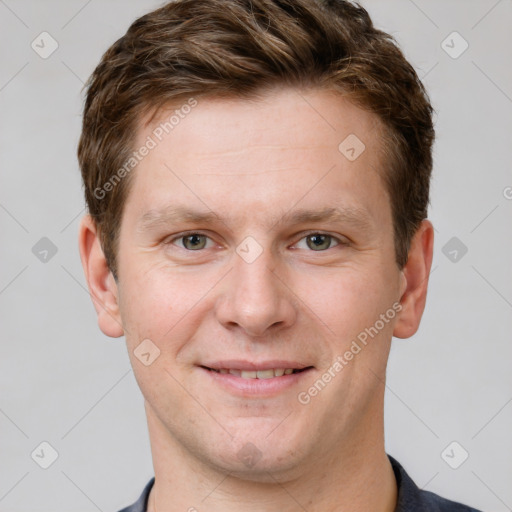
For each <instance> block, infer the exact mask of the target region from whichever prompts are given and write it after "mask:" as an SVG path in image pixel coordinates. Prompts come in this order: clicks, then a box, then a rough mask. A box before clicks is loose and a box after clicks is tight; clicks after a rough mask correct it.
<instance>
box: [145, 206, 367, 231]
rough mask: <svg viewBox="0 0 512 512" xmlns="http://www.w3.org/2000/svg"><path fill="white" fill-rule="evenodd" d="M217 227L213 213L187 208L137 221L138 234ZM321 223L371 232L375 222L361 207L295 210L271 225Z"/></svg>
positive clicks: (170, 209) (217, 219)
mask: <svg viewBox="0 0 512 512" xmlns="http://www.w3.org/2000/svg"><path fill="white" fill-rule="evenodd" d="M180 222H183V223H186V222H188V223H191V224H215V223H219V222H220V223H223V224H225V225H227V223H226V221H225V220H224V219H222V218H221V217H219V216H218V215H217V214H216V213H214V212H213V211H211V210H194V209H190V208H188V207H185V206H178V205H176V206H168V207H166V208H163V209H152V210H148V211H147V212H146V213H144V214H143V215H142V216H141V217H140V218H139V220H138V221H137V231H146V230H152V229H157V228H159V227H163V226H169V225H172V224H176V223H180ZM320 222H337V223H341V224H350V225H352V226H353V227H354V228H356V229H358V230H359V231H371V230H372V229H373V227H374V223H373V222H372V220H371V217H370V215H369V213H368V212H367V210H365V209H363V208H359V207H352V206H350V207H324V208H321V209H318V210H310V209H295V210H290V211H288V212H286V213H284V214H281V215H280V216H278V218H277V220H273V221H272V222H270V224H269V226H268V229H269V230H272V229H274V228H276V227H278V226H282V225H283V224H292V225H294V224H306V223H320Z"/></svg>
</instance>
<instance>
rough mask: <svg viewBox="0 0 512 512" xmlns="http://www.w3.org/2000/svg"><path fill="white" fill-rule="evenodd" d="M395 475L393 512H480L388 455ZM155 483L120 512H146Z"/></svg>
mask: <svg viewBox="0 0 512 512" xmlns="http://www.w3.org/2000/svg"><path fill="white" fill-rule="evenodd" d="M388 458H389V460H390V462H391V465H392V466H393V471H394V473H395V478H396V484H397V487H398V499H397V504H396V509H395V512H481V511H479V510H477V509H476V508H471V507H468V506H467V505H463V504H462V503H456V502H455V501H450V500H447V499H445V498H441V496H438V495H437V494H434V493H433V492H430V491H422V490H421V489H419V488H418V487H417V486H416V484H415V483H414V482H413V481H412V480H411V478H410V477H409V475H408V474H407V473H406V472H405V469H404V468H403V467H402V466H401V465H400V463H399V462H398V461H396V460H395V459H394V458H393V457H391V456H390V455H388ZM154 482H155V479H154V477H153V478H152V479H151V480H150V481H149V482H148V484H147V485H146V487H145V488H144V490H143V491H142V494H141V495H140V498H139V499H138V500H137V502H136V503H134V504H133V505H131V506H130V507H126V508H123V510H120V512H146V509H147V503H148V497H149V491H150V490H151V487H153V484H154Z"/></svg>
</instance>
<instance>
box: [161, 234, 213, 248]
mask: <svg viewBox="0 0 512 512" xmlns="http://www.w3.org/2000/svg"><path fill="white" fill-rule="evenodd" d="M208 242H210V245H208ZM169 243H172V244H175V245H179V246H180V247H183V248H184V249H187V250H188V251H200V250H201V249H205V248H207V247H211V244H212V243H213V242H212V240H210V238H208V237H207V236H206V235H203V234H201V233H186V234H185V235H181V236H179V237H177V238H174V239H173V240H170V241H169Z"/></svg>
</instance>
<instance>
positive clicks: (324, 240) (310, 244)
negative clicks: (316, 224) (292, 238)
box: [296, 233, 340, 251]
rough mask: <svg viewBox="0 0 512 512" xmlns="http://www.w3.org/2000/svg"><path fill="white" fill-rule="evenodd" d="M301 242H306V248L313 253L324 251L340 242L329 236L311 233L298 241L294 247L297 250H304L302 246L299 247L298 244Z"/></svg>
mask: <svg viewBox="0 0 512 512" xmlns="http://www.w3.org/2000/svg"><path fill="white" fill-rule="evenodd" d="M303 240H305V241H306V246H307V248H309V249H311V250H313V251H325V250H327V249H330V248H331V247H336V246H337V245H339V244H340V241H339V240H338V239H337V238H335V237H333V236H331V235H326V234H323V233H311V234H309V235H307V236H305V237H304V238H302V239H301V240H300V241H299V243H298V244H297V245H296V246H297V247H298V248H299V249H305V247H304V246H302V247H300V244H301V243H302V241H303Z"/></svg>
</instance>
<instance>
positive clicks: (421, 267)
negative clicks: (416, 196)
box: [393, 220, 434, 338]
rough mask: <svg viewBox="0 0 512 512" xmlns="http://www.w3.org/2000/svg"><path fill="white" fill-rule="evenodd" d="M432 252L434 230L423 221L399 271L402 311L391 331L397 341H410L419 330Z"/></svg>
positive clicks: (428, 223) (430, 224)
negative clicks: (400, 272)
mask: <svg viewBox="0 0 512 512" xmlns="http://www.w3.org/2000/svg"><path fill="white" fill-rule="evenodd" d="M433 250H434V228H433V226H432V223H431V222H430V221H429V220H424V221H422V223H421V224H420V227H419V228H418V231H417V232H416V234H415V235H414V237H413V239H412V241H411V247H410V249H409V257H408V259H407V263H406V264H405V266H404V268H403V269H402V289H401V292H402V296H401V299H400V304H401V305H402V310H401V311H400V314H399V316H398V319H397V322H396V324H395V328H394V330H393V336H396V337H397V338H409V337H410V336H412V335H413V334H414V333H415V332H416V331H417V330H418V327H419V326H420V321H421V317H422V315H423V310H424V309H425V301H426V299H427V286H428V278H429V276H430V267H431V266H432V255H433Z"/></svg>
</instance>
